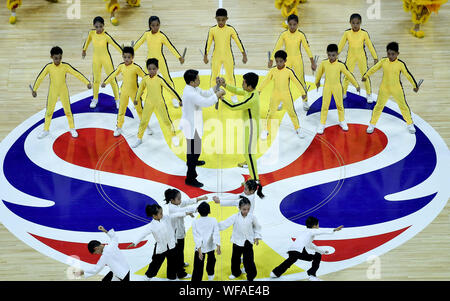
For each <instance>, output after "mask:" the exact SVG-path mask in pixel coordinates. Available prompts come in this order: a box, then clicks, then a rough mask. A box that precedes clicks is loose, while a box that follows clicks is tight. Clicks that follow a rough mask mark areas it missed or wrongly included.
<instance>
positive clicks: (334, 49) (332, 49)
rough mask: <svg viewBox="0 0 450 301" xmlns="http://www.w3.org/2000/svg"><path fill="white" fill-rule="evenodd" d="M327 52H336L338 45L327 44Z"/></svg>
mask: <svg viewBox="0 0 450 301" xmlns="http://www.w3.org/2000/svg"><path fill="white" fill-rule="evenodd" d="M327 52H338V45H336V44H330V45H328V46H327Z"/></svg>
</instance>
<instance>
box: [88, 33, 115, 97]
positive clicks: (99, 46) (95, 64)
mask: <svg viewBox="0 0 450 301" xmlns="http://www.w3.org/2000/svg"><path fill="white" fill-rule="evenodd" d="M91 42H92V44H93V45H94V54H93V57H92V72H93V77H94V78H93V94H94V96H93V98H94V99H98V91H99V90H100V83H101V76H102V67H103V68H104V69H105V73H106V74H111V72H113V71H114V64H113V61H112V57H111V53H110V52H109V48H108V45H109V44H111V45H113V46H114V48H116V49H117V51H119V52H120V54H122V47H120V45H119V44H118V43H117V42H116V41H115V40H114V39H113V38H112V37H111V36H110V35H109V34H108V33H107V32H106V31H103V32H102V33H100V34H98V33H97V32H96V31H95V30H91V31H89V35H88V37H87V39H86V41H85V42H84V45H83V50H84V51H86V50H87V48H88V46H89V44H90V43H91ZM111 87H112V90H113V93H114V99H115V100H118V99H119V86H118V85H117V81H113V82H111Z"/></svg>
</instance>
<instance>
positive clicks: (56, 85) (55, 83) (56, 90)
mask: <svg viewBox="0 0 450 301" xmlns="http://www.w3.org/2000/svg"><path fill="white" fill-rule="evenodd" d="M62 54H63V51H62V49H61V48H60V47H58V46H55V47H53V48H52V49H51V50H50V57H51V58H52V60H53V63H48V64H47V65H45V67H44V68H43V69H42V70H41V72H40V73H39V75H38V77H37V78H36V81H35V82H34V85H33V87H32V95H33V97H36V96H37V93H36V91H37V89H38V88H39V86H40V85H41V83H42V81H43V80H44V78H45V77H46V76H47V74H49V76H50V87H49V89H48V96H47V109H46V112H45V123H44V130H43V131H42V132H41V133H40V134H39V136H38V138H43V137H45V136H47V135H48V133H49V129H50V122H51V120H52V116H53V111H54V110H55V105H56V102H57V101H58V98H59V99H60V100H61V104H62V106H63V109H64V113H65V114H66V117H67V120H68V121H69V127H70V133H71V135H72V137H74V138H76V137H78V133H77V131H76V130H75V125H74V121H73V115H72V110H71V109H70V97H69V90H68V89H67V83H66V75H67V73H70V74H72V75H73V76H75V77H76V78H78V79H79V80H80V81H82V82H83V83H85V84H86V85H87V88H88V89H91V83H90V82H89V80H88V79H87V78H86V77H85V76H84V75H83V74H81V72H80V71H78V70H76V69H75V68H73V67H72V66H71V65H69V64H67V63H65V62H62V61H61V60H62Z"/></svg>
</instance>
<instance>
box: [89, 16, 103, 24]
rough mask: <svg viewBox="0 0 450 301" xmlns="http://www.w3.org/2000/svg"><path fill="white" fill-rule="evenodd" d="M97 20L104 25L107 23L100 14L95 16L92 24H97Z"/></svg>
mask: <svg viewBox="0 0 450 301" xmlns="http://www.w3.org/2000/svg"><path fill="white" fill-rule="evenodd" d="M97 22H100V23H102V24H103V25H105V20H104V19H103V18H102V17H100V16H97V17H95V18H94V20H93V21H92V24H93V25H95V23H97Z"/></svg>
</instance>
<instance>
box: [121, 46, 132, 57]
mask: <svg viewBox="0 0 450 301" xmlns="http://www.w3.org/2000/svg"><path fill="white" fill-rule="evenodd" d="M123 53H129V54H131V55H132V56H134V48H133V47H130V46H125V47H123V49H122V54H123Z"/></svg>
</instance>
